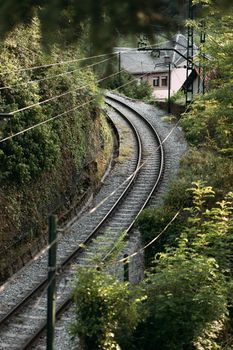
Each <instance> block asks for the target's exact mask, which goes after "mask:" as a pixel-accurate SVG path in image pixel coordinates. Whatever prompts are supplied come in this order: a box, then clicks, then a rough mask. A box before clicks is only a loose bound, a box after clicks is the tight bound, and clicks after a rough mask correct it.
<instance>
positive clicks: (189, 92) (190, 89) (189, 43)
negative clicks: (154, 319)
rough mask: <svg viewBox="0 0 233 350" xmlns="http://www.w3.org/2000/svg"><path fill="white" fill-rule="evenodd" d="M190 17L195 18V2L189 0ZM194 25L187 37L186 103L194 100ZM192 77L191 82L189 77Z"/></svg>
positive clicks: (190, 27)
mask: <svg viewBox="0 0 233 350" xmlns="http://www.w3.org/2000/svg"><path fill="white" fill-rule="evenodd" d="M188 17H189V19H190V20H193V19H194V11H193V2H192V0H189V3H188ZM192 72H193V27H192V26H189V27H188V37H187V69H186V105H188V104H189V103H191V102H192V100H193V81H192V76H191V74H192ZM189 77H190V84H189V81H188V78H189Z"/></svg>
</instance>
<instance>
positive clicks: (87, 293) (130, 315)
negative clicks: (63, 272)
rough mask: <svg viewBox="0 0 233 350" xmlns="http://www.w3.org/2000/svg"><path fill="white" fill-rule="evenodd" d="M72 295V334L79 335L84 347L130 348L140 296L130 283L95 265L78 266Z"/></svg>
mask: <svg viewBox="0 0 233 350" xmlns="http://www.w3.org/2000/svg"><path fill="white" fill-rule="evenodd" d="M73 298H74V302H75V322H74V324H73V325H72V334H73V336H78V337H79V339H80V343H81V346H82V349H85V350H92V349H101V350H104V349H106V350H109V349H118V348H119V346H120V347H121V348H122V349H128V346H129V344H130V339H131V335H132V332H133V330H134V329H135V327H136V325H137V323H138V317H139V316H138V313H137V304H138V302H139V301H140V299H137V298H136V297H135V293H133V292H132V290H130V289H129V285H128V284H127V283H123V282H119V281H118V280H117V279H116V278H115V277H114V276H111V275H109V274H107V273H106V272H102V271H97V270H96V269H94V268H93V269H92V268H88V269H87V268H79V269H78V270H77V275H76V279H75V287H74V291H73Z"/></svg>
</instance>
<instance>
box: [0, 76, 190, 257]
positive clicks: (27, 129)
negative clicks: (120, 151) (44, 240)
mask: <svg viewBox="0 0 233 350" xmlns="http://www.w3.org/2000/svg"><path fill="white" fill-rule="evenodd" d="M123 71H124V70H121V71H119V72H117V73H114V74H111V75H109V76H107V77H105V78H102V79H99V80H98V81H97V82H100V81H102V80H105V79H107V78H109V77H111V76H115V75H118V74H120V73H121V72H123ZM147 74H148V73H145V74H143V75H142V76H140V77H139V79H140V78H143V77H144V76H146V75H147ZM134 81H138V77H137V78H134V79H132V80H130V81H128V82H126V83H124V84H122V85H120V86H119V87H117V88H115V89H113V90H112V91H115V90H117V89H119V88H121V87H123V86H126V85H128V84H132V83H133V82H134ZM92 101H94V99H92V100H90V101H87V102H85V103H83V104H81V105H78V106H75V107H74V108H72V109H70V110H68V111H65V112H63V113H61V114H58V115H56V116H54V117H51V118H49V119H46V120H45V121H43V122H41V123H38V124H35V125H33V126H31V127H29V128H26V129H24V130H22V131H20V132H18V133H16V134H13V135H10V136H8V137H6V138H4V139H1V140H0V143H2V142H4V141H6V140H9V139H12V138H14V137H16V136H18V135H20V134H23V133H25V132H27V131H29V130H32V129H34V128H36V127H38V126H41V125H43V124H45V123H47V122H50V121H51V120H53V119H56V118H59V117H61V116H63V115H65V114H67V113H69V112H72V111H74V110H77V109H78V108H81V107H82V106H84V105H87V104H89V103H91V102H92ZM188 109H189V105H188V106H187V108H186V110H185V111H184V113H186V112H187V110H188ZM180 119H181V118H180ZM180 119H179V120H178V121H177V122H176V124H175V125H174V127H173V128H172V129H171V130H170V132H169V133H168V134H167V136H166V137H165V138H164V139H163V140H162V142H161V144H163V143H164V142H166V140H167V139H168V138H169V137H170V136H171V134H172V133H173V132H174V130H175V129H176V128H177V126H178V124H179V123H180ZM160 147H161V146H160V145H159V146H158V147H157V149H156V150H155V151H157V150H158V149H159V148H160ZM146 162H147V161H145V162H144V163H142V164H141V165H140V166H139V167H138V168H137V169H136V170H135V171H134V172H133V173H132V174H130V175H129V177H128V178H127V179H125V180H124V181H123V182H122V183H121V184H120V185H119V186H118V187H117V188H116V189H115V190H114V191H113V192H111V193H110V195H108V196H106V197H105V198H104V199H103V200H102V201H101V202H100V203H99V204H98V205H97V206H96V207H95V208H92V209H91V210H90V213H92V212H94V211H95V210H96V209H97V208H99V207H100V206H102V205H103V204H104V203H105V202H106V201H107V200H108V199H109V198H110V197H112V196H113V194H114V193H116V191H117V190H118V189H120V187H122V186H123V185H124V184H125V183H126V182H127V181H129V180H130V178H131V177H132V176H133V175H134V174H135V172H138V171H139V170H140V169H141V167H142V166H144V165H145V163H146ZM14 244H15V243H12V244H11V245H10V246H8V247H7V249H8V248H10V247H12V246H13V245H14ZM46 251H47V249H46V250H45V252H46ZM42 254H43V253H42Z"/></svg>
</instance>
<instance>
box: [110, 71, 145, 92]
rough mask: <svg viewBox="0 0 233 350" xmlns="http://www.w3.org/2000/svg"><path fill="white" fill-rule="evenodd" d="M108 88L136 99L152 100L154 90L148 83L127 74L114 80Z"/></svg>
mask: <svg viewBox="0 0 233 350" xmlns="http://www.w3.org/2000/svg"><path fill="white" fill-rule="evenodd" d="M107 87H108V88H109V89H117V90H118V91H119V92H120V93H122V94H124V95H125V96H128V97H130V98H135V99H150V98H151V97H152V88H151V86H150V85H149V84H148V83H147V81H144V80H141V81H138V80H137V79H135V78H134V77H133V76H132V75H130V74H129V73H127V72H122V73H121V74H120V76H118V77H116V78H114V79H112V80H111V81H110V82H109V83H108V85H107Z"/></svg>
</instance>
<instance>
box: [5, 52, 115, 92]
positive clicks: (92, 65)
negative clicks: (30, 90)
mask: <svg viewBox="0 0 233 350" xmlns="http://www.w3.org/2000/svg"><path fill="white" fill-rule="evenodd" d="M113 58H114V57H109V58H106V59H105V60H102V61H99V62H96V63H92V64H90V65H87V66H85V69H86V68H91V67H94V66H96V65H98V64H101V63H104V62H107V61H110V60H112V59H113ZM78 70H80V67H79V68H76V69H73V70H70V71H68V72H63V73H59V74H56V75H49V76H47V77H45V78H41V79H35V80H29V81H25V82H24V81H22V84H33V83H39V82H40V81H45V80H49V79H53V78H57V77H61V76H63V75H67V74H72V73H73V72H76V71H78ZM15 86H16V84H14V85H11V86H2V87H0V90H4V89H12V88H14V87H15Z"/></svg>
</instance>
